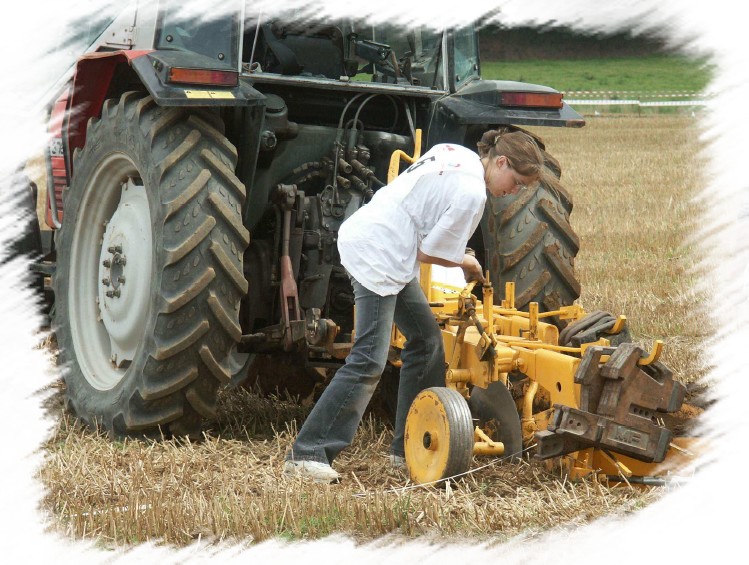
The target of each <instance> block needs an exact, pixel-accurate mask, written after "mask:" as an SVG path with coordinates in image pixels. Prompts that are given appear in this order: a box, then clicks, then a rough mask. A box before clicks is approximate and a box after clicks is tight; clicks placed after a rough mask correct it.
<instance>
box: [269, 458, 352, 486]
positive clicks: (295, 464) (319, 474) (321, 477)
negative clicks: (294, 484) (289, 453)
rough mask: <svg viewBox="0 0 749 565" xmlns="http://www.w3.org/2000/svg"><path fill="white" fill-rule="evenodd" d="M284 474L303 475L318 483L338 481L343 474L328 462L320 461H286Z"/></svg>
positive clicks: (290, 475) (291, 475)
mask: <svg viewBox="0 0 749 565" xmlns="http://www.w3.org/2000/svg"><path fill="white" fill-rule="evenodd" d="M283 474H284V475H285V476H287V477H303V478H308V479H312V480H313V482H316V483H328V484H330V483H337V482H338V481H340V480H341V475H340V474H339V473H337V472H336V471H334V470H333V468H332V467H331V466H330V465H328V464H327V463H320V462H319V461H286V462H285V463H284V465H283Z"/></svg>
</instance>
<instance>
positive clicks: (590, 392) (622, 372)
mask: <svg viewBox="0 0 749 565" xmlns="http://www.w3.org/2000/svg"><path fill="white" fill-rule="evenodd" d="M421 281H422V288H423V290H424V292H425V294H426V296H427V298H428V300H429V302H430V305H431V307H432V310H433V312H434V314H435V317H436V318H437V320H438V322H439V324H440V325H441V327H442V334H443V339H444V346H445V355H446V363H447V371H446V379H445V387H446V389H448V390H450V391H454V393H458V394H459V395H460V397H462V398H463V399H464V400H465V401H468V402H466V404H468V405H469V406H470V408H471V409H470V410H466V409H463V408H461V407H460V406H459V404H460V401H459V400H456V395H455V394H453V395H452V396H450V393H447V392H443V393H440V394H441V395H438V396H439V398H437V397H435V396H434V395H432V396H430V397H429V402H423V401H422V402H421V403H419V400H423V399H420V398H419V397H417V400H416V401H415V402H414V405H413V406H412V409H411V411H410V412H409V416H408V419H407V424H406V460H407V464H408V466H409V471H410V474H411V477H412V479H413V480H414V481H415V482H419V483H425V482H432V481H440V480H444V479H446V478H447V477H449V476H453V475H455V474H460V473H462V472H465V471H467V470H468V469H467V468H463V467H465V466H466V463H465V461H466V460H467V461H469V462H470V456H471V455H490V456H506V457H508V458H511V457H512V456H518V455H519V453H517V451H518V445H519V442H517V441H515V442H514V443H513V438H512V434H513V433H515V432H513V429H514V428H515V427H516V426H515V423H514V422H513V418H514V417H515V414H513V415H512V416H510V415H508V414H507V413H506V412H507V411H508V402H507V401H506V399H505V401H504V402H503V403H502V404H501V406H500V407H491V406H489V407H487V406H485V405H486V403H487V402H489V403H491V402H492V399H493V398H500V397H497V396H495V395H496V394H497V393H499V394H500V395H504V396H505V397H509V396H508V395H509V394H510V393H509V391H510V390H512V391H514V394H511V396H512V401H513V402H512V403H511V407H510V410H512V409H513V408H514V409H515V410H516V416H517V418H518V420H519V428H520V432H519V434H520V435H521V437H522V445H523V446H525V448H529V447H531V446H535V447H536V457H537V458H540V459H552V458H554V459H555V460H557V461H559V462H560V463H561V465H562V468H563V469H564V471H565V472H566V473H567V475H568V476H569V477H570V478H572V479H575V478H580V477H582V476H585V475H589V474H591V473H597V474H600V475H605V476H607V477H609V478H611V479H613V480H615V481H621V482H632V483H645V484H648V483H652V484H657V483H658V482H659V480H660V481H662V480H663V479H662V477H663V476H664V475H665V474H667V473H669V472H671V471H673V470H674V469H676V468H678V467H681V466H683V465H684V464H685V463H686V462H688V461H689V460H690V458H691V455H692V454H691V448H692V446H693V444H694V442H695V440H693V439H686V438H674V437H673V436H672V434H671V432H670V431H668V430H666V428H665V427H663V426H661V425H659V424H660V421H659V420H658V413H662V412H673V411H676V410H678V409H679V408H680V407H681V403H682V401H683V398H684V393H685V388H684V386H683V385H681V384H680V383H678V382H676V381H674V380H673V378H672V376H671V372H670V371H669V370H668V369H667V368H666V367H665V366H664V365H662V364H661V363H660V362H659V361H658V360H659V357H660V355H661V352H662V350H663V343H662V342H660V341H657V342H656V343H655V345H654V347H653V350H652V352H650V353H645V352H643V351H642V350H640V349H639V348H637V347H636V346H634V345H633V344H622V345H621V346H619V347H617V348H612V347H610V341H609V339H607V338H606V337H600V338H599V339H598V340H597V341H595V342H593V343H584V344H582V346H581V347H563V346H560V345H559V344H558V341H559V330H558V329H557V327H556V326H555V325H553V324H550V323H546V322H544V321H543V320H545V319H547V318H549V317H552V316H556V317H558V318H559V319H560V320H568V321H569V322H574V321H576V320H579V319H581V318H583V317H584V316H586V312H585V311H584V310H583V308H582V307H580V306H578V305H572V306H565V307H562V308H560V309H559V310H555V311H552V312H544V313H539V311H538V304H537V303H531V304H530V307H529V311H528V312H524V311H520V310H517V309H516V308H515V304H514V283H512V282H508V283H506V284H505V297H506V298H505V299H504V300H503V301H502V304H501V305H494V304H493V288H492V286H491V284H490V283H489V280H488V273H487V284H485V285H484V286H483V289H482V290H483V303H482V302H480V301H479V300H478V299H477V298H476V296H474V295H473V294H472V292H473V290H474V288H475V283H469V284H468V285H467V286H466V287H465V288H462V289H461V288H458V287H454V286H451V285H447V284H441V283H434V282H432V280H431V268H430V266H429V265H423V266H422V272H421ZM625 323H626V319H625V317H624V316H619V317H618V318H617V319H616V322H615V324H614V326H613V327H612V328H611V329H609V330H607V332H606V334H616V333H618V332H619V331H621V329H622V328H623V327H624V324H625ZM404 343H405V338H404V336H403V335H402V334H401V333H400V332H399V331H398V329H397V328H396V327H393V334H392V340H391V345H392V347H394V348H395V349H396V350H400V349H402V348H403V346H404ZM625 346H626V347H625ZM395 357H396V359H397V356H395ZM395 363H396V364H397V363H398V361H397V360H396V361H395ZM497 383H498V384H497ZM502 389H503V390H502ZM434 390H435V389H429V391H434ZM485 390H489V391H492V393H493V394H492V395H489V396H486V397H484V391H485ZM422 394H425V393H422ZM446 395H447V396H446ZM479 395H480V396H481V398H482V399H483V400H482V401H481V402H480V403H478V404H475V403H474V404H473V405H472V404H471V401H472V396H479ZM542 399H543V401H542ZM482 403H483V405H484V408H483V410H484V413H483V414H482V413H481V410H479V414H478V415H477V414H476V413H475V412H476V410H475V407H476V405H478V406H479V408H480V407H481V406H482ZM539 405H542V406H543V408H541V409H534V407H538V406H539ZM456 406H457V408H456ZM501 410H504V412H505V413H504V414H503V417H502V418H499V417H496V415H497V414H498V413H499V412H501ZM472 412H473V414H472ZM466 414H468V416H466ZM468 418H470V420H471V421H470V422H468V421H467V419H468ZM477 420H478V425H477V422H476V421H477ZM497 420H502V422H498V421H497ZM430 422H437V423H435V424H430ZM508 422H509V424H508ZM430 426H431V427H430ZM466 426H470V429H471V432H472V433H471V434H468V433H467V432H465V429H466ZM503 427H504V428H505V429H502V428H503ZM508 428H509V429H508ZM508 434H509V435H508ZM461 438H463V439H461ZM507 443H509V444H511V445H513V446H514V447H513V448H512V449H513V450H514V451H515V453H508V445H506V444H507ZM451 450H452V451H456V452H462V453H450V451H451ZM467 451H469V452H470V454H469V455H467V454H466V453H465V452H467ZM456 461H457V462H456ZM657 477H661V478H660V479H657Z"/></svg>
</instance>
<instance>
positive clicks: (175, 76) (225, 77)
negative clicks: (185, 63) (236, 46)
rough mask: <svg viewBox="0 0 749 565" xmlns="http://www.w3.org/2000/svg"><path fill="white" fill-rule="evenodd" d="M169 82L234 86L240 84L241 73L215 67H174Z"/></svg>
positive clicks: (170, 71)
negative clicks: (219, 69)
mask: <svg viewBox="0 0 749 565" xmlns="http://www.w3.org/2000/svg"><path fill="white" fill-rule="evenodd" d="M169 82H176V83H181V84H202V85H205V86H232V87H233V86H237V85H238V84H239V73H238V72H236V71H217V70H214V69H187V68H184V67H172V68H171V69H169Z"/></svg>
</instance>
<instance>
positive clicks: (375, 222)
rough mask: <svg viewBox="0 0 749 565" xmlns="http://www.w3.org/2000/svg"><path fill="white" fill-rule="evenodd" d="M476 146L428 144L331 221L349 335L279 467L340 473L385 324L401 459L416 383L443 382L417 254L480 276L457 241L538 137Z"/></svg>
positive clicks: (495, 138) (521, 166)
mask: <svg viewBox="0 0 749 565" xmlns="http://www.w3.org/2000/svg"><path fill="white" fill-rule="evenodd" d="M478 150H479V151H478V155H477V154H476V153H474V152H473V151H471V150H469V149H467V148H466V147H462V146H460V145H453V144H440V145H436V146H434V147H433V148H432V149H431V150H429V151H428V152H427V153H425V154H424V156H423V157H421V159H419V160H418V161H417V162H416V163H414V164H413V165H411V166H410V167H409V168H408V169H407V170H406V171H404V172H403V173H401V174H400V175H399V176H398V177H397V178H396V179H395V180H394V181H393V182H392V183H390V184H389V185H387V186H386V187H384V188H382V189H380V190H379V191H377V192H376V193H375V195H374V197H373V198H372V200H371V201H370V202H369V203H368V204H367V205H365V206H363V207H362V208H360V209H359V210H358V211H357V212H355V213H354V214H353V215H352V216H351V217H350V218H348V219H347V220H346V221H345V222H344V223H343V224H342V225H341V229H340V231H339V236H338V250H339V253H340V256H341V264H342V265H343V266H344V267H345V268H346V270H347V271H348V273H349V275H350V277H351V283H352V285H353V289H354V298H355V304H356V328H355V340H354V344H353V346H352V349H351V352H350V353H349V355H348V357H347V358H346V364H345V365H344V366H343V367H341V368H340V369H339V370H338V371H337V372H336V374H335V376H334V377H333V379H332V381H331V382H330V384H329V385H328V387H327V388H326V389H325V391H324V392H323V394H322V396H321V397H320V399H319V400H318V401H317V403H316V404H315V406H314V408H313V410H312V412H311V413H310V415H309V416H308V417H307V419H306V420H305V422H304V425H303V426H302V429H301V430H300V431H299V434H298V435H297V438H296V441H295V442H294V445H293V446H292V449H291V450H290V451H289V453H288V454H287V456H286V462H285V464H284V474H285V475H287V476H296V475H301V476H306V477H309V478H312V479H313V480H315V481H316V482H325V483H330V482H336V481H338V480H339V479H340V475H339V474H338V473H337V472H336V471H335V470H334V469H333V468H332V467H331V466H330V464H331V463H332V462H333V460H334V459H335V457H336V456H337V455H338V454H339V453H340V452H341V450H342V449H344V448H345V447H347V446H348V445H350V443H351V441H352V440H353V437H354V433H355V432H356V429H357V427H358V426H359V423H360V422H361V418H362V416H363V414H364V410H365V409H366V407H367V405H368V404H369V401H370V399H371V397H372V394H373V393H374V390H375V387H376V386H377V383H378V381H379V380H380V376H381V374H382V372H383V370H384V369H385V364H386V363H387V357H388V350H389V348H390V337H391V331H392V324H393V323H395V325H396V326H397V327H398V329H399V330H400V331H401V333H403V335H404V336H405V337H406V344H405V347H404V349H403V351H402V353H401V361H402V366H401V370H400V384H399V387H398V405H397V409H396V416H395V426H394V436H393V442H392V445H391V455H390V460H391V463H392V464H393V465H394V466H396V467H405V458H404V446H403V433H404V429H405V424H406V415H407V414H408V410H409V408H410V406H411V403H412V402H413V400H414V398H415V397H416V395H417V394H418V393H419V392H421V391H422V390H423V389H425V388H428V387H432V386H445V353H444V350H443V346H442V335H441V331H440V328H439V326H438V325H437V322H436V320H435V317H434V314H433V313H432V310H431V309H430V308H429V304H428V302H427V300H426V297H425V296H424V293H423V292H422V290H421V287H420V286H419V280H418V275H419V262H422V263H431V264H433V265H442V266H444V267H461V268H462V269H463V273H464V275H465V278H466V280H467V281H469V280H479V281H482V282H483V280H484V277H483V273H482V268H481V265H480V264H479V262H478V261H477V260H476V258H475V257H473V256H472V255H468V254H466V253H465V248H466V244H467V243H468V240H469V239H470V237H471V235H472V234H473V232H474V230H475V229H476V227H477V226H478V223H479V221H480V220H481V216H482V214H483V211H484V204H485V202H486V192H487V191H488V192H489V193H490V194H491V195H493V196H505V195H507V194H515V193H516V192H517V191H518V190H520V189H521V188H523V187H525V186H528V185H530V184H532V183H534V182H536V181H537V180H538V178H539V176H540V175H541V172H542V169H543V162H544V159H543V155H542V153H541V151H540V150H539V148H538V145H537V144H536V142H535V140H534V139H533V138H532V137H531V136H530V135H528V134H526V133H524V132H521V131H500V130H490V131H487V132H486V133H484V135H483V136H482V138H481V141H480V142H479V143H478Z"/></svg>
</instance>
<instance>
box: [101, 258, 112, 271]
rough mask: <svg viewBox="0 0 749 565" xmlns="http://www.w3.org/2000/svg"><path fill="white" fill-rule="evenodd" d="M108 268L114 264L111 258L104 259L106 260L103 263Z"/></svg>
mask: <svg viewBox="0 0 749 565" xmlns="http://www.w3.org/2000/svg"><path fill="white" fill-rule="evenodd" d="M102 265H104V266H105V267H106V268H107V269H108V268H109V267H111V266H112V262H111V261H110V260H109V259H104V262H103V263H102Z"/></svg>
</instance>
